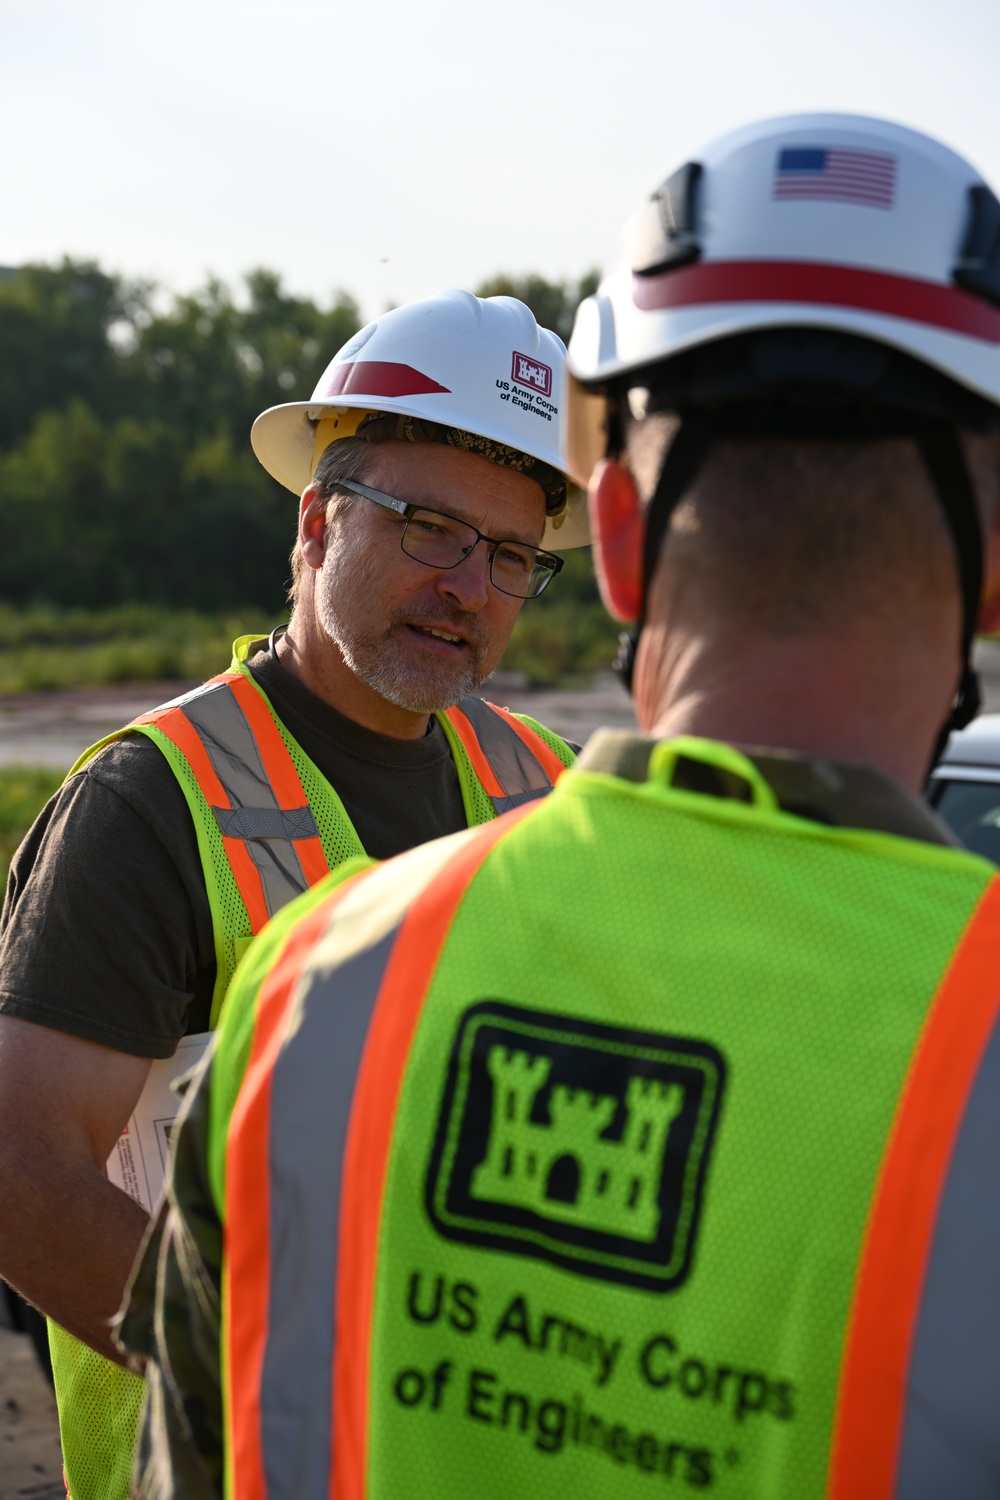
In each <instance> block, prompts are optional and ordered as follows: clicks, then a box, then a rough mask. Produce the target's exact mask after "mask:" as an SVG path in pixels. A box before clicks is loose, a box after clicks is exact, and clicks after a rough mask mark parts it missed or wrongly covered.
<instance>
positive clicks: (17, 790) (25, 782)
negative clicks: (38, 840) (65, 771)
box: [0, 766, 62, 888]
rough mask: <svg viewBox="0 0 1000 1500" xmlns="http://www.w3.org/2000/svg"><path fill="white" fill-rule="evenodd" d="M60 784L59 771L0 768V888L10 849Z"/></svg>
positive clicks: (17, 842)
mask: <svg viewBox="0 0 1000 1500" xmlns="http://www.w3.org/2000/svg"><path fill="white" fill-rule="evenodd" d="M61 781H62V774H61V772H59V771H49V770H41V769H37V768H34V767H28V766H11V767H8V768H5V769H3V768H0V888H2V887H3V886H5V885H6V883H7V871H8V869H9V867H10V862H11V858H12V857H13V854H14V850H15V849H16V848H17V846H18V844H19V843H20V842H21V840H22V839H23V838H24V835H25V834H26V833H27V831H28V829H29V828H30V827H31V825H32V823H33V822H34V821H35V818H36V817H37V816H38V814H39V812H40V811H41V809H42V806H43V805H44V803H46V802H47V801H48V799H49V798H50V797H51V796H52V793H53V792H54V791H55V789H56V787H57V786H58V785H59V783H60V782H61Z"/></svg>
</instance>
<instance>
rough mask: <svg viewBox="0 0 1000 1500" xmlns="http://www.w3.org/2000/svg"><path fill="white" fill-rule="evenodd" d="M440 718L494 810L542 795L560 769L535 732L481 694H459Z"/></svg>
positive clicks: (554, 757) (558, 760)
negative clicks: (460, 747)
mask: <svg viewBox="0 0 1000 1500" xmlns="http://www.w3.org/2000/svg"><path fill="white" fill-rule="evenodd" d="M445 717H446V718H447V720H448V722H449V723H450V724H451V726H452V728H453V729H454V730H455V733H456V734H457V735H458V737H459V739H460V740H461V741H462V744H463V746H464V747H465V752H466V754H467V755H468V757H469V759H470V761H471V762H472V769H473V770H474V771H475V773H476V775H477V776H478V777H479V780H480V781H481V782H482V785H483V788H484V790H485V791H486V794H487V796H488V797H489V798H490V800H491V802H492V803H493V806H494V807H495V808H496V810H497V812H498V813H505V812H509V811H510V810H511V809H512V808H515V807H521V806H522V805H523V804H524V803H526V802H534V801H536V800H537V798H539V797H544V796H545V795H546V794H547V793H548V792H550V791H551V790H552V787H553V786H554V785H555V783H556V782H557V781H558V780H559V777H560V776H561V775H562V773H563V771H565V769H566V767H565V766H564V765H563V763H562V761H561V760H560V759H559V757H558V755H556V754H555V753H554V751H552V750H550V749H549V747H548V745H547V744H546V743H545V741H544V740H543V739H542V737H541V735H538V734H536V733H535V732H534V730H533V729H529V728H528V726H527V724H522V723H521V722H520V720H519V719H515V718H514V716H513V714H511V713H509V712H508V711H507V710H506V709H503V708H497V707H496V706H495V705H494V704H492V703H486V702H484V701H483V699H481V698H476V697H469V698H463V700H462V702H461V703H459V704H457V705H456V706H455V707H454V708H449V709H448V711H447V713H446V715H445Z"/></svg>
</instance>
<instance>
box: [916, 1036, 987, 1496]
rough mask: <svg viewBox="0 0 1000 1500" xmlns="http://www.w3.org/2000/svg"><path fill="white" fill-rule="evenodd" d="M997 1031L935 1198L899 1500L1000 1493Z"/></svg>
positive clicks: (978, 1074) (977, 1076)
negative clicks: (936, 1206) (938, 1199)
mask: <svg viewBox="0 0 1000 1500" xmlns="http://www.w3.org/2000/svg"><path fill="white" fill-rule="evenodd" d="M998 1140H1000V1027H998V1028H996V1029H995V1030H994V1032H993V1035H992V1037H991V1038H990V1041H989V1045H988V1046H987V1048H986V1051H985V1053H984V1054H983V1060H982V1062H981V1063H980V1066H979V1071H978V1073H977V1074H976V1079H975V1082H974V1083H973V1086H972V1091H971V1093H970V1095H969V1101H968V1104H967V1105H966V1109H965V1115H964V1117H963V1119H962V1124H961V1127H960V1129H959V1132H958V1139H957V1141H956V1142H955V1150H954V1153H953V1155H952V1159H951V1163H950V1165H949V1169H948V1175H947V1178H946V1179H945V1184H944V1190H943V1192H942V1194H941V1205H940V1208H939V1209H938V1216H937V1222H936V1224H935V1226H934V1238H933V1241H932V1244H931V1253H930V1260H929V1262H928V1267H927V1276H926V1280H925V1282H924V1287H923V1293H922V1296H921V1299H920V1305H919V1308H918V1310H917V1319H916V1326H915V1329H914V1339H913V1346H912V1354H911V1356H910V1368H909V1372H908V1381H907V1399H906V1411H905V1417H904V1421H903V1440H902V1444H901V1447H900V1459H899V1468H898V1469H897V1475H896V1488H895V1494H896V1495H897V1496H898V1497H899V1500H950V1497H951V1496H955V1497H956V1500H959V1497H961V1500H995V1497H996V1495H997V1494H998V1493H1000V1192H998V1191H997V1173H998V1169H997V1142H998Z"/></svg>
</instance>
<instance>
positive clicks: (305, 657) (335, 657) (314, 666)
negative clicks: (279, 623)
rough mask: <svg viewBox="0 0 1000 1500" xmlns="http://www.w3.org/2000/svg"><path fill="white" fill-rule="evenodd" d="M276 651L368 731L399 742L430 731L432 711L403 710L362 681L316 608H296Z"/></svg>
mask: <svg viewBox="0 0 1000 1500" xmlns="http://www.w3.org/2000/svg"><path fill="white" fill-rule="evenodd" d="M276 653H277V657H278V660H279V661H280V662H281V665H282V666H283V667H284V669H285V671H286V672H288V673H289V674H290V675H291V676H292V677H294V678H296V679H297V680H298V681H299V682H301V683H302V685H303V687H306V688H308V689H309V691H310V692H311V693H314V694H315V695H316V697H317V698H320V699H322V701H323V702H324V703H327V704H329V706H330V707H331V708H335V709H336V710H337V712H338V713H340V714H343V715H344V717H345V718H347V719H351V720H353V722H354V723H355V724H360V725H361V726H362V727H363V728H364V729H371V730H373V731H374V732H375V733H376V734H384V735H386V736H388V737H389V738H390V739H394V740H419V739H423V737H424V735H425V734H426V733H427V730H428V728H429V726H430V717H431V716H430V714H426V713H413V712H412V711H411V710H410V709H408V708H400V707H399V706H398V705H397V704H395V703H390V702H389V701H388V699H386V698H383V697H382V695H381V694H380V693H377V692H375V690H374V688H371V687H369V686H368V684H367V683H366V682H364V681H362V679H361V678H360V677H358V676H357V674H356V673H355V672H353V671H352V670H351V668H350V667H349V666H348V665H347V663H346V661H345V660H344V658H343V655H342V653H341V651H340V648H339V646H337V645H336V643H335V642H334V641H332V640H331V639H330V637H329V636H328V635H327V633H326V631H325V630H323V628H322V626H321V625H320V623H319V621H318V619H316V617H315V614H314V612H313V611H311V610H309V609H305V608H302V607H301V606H300V605H297V606H296V608H295V610H294V612H293V614H292V618H291V620H290V622H289V625H288V629H287V630H286V631H285V633H284V635H282V636H281V637H280V638H279V640H278V642H277V645H276Z"/></svg>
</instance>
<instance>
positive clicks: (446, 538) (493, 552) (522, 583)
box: [335, 479, 563, 599]
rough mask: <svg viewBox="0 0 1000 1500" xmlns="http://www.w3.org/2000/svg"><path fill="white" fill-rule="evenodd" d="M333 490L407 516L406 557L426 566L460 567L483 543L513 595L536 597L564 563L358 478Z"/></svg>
mask: <svg viewBox="0 0 1000 1500" xmlns="http://www.w3.org/2000/svg"><path fill="white" fill-rule="evenodd" d="M335 488H336V489H338V490H349V491H350V492H351V493H352V494H354V495H361V496H363V497H364V499H365V500H374V502H375V504H376V505H384V506H385V508H386V510H392V511H395V513H396V515H397V516H404V517H405V518H406V525H405V526H404V527H403V535H402V536H401V537H400V539H399V545H400V546H401V547H402V549H403V551H404V552H405V553H406V555H407V557H412V558H413V560H414V561H415V562H420V563H425V564H426V566H427V567H428V568H457V567H458V565H459V563H460V562H463V561H464V559H465V558H467V557H468V556H469V553H470V552H471V551H472V549H473V547H475V546H476V545H477V544H478V543H479V542H485V543H486V544H487V546H488V547H489V548H490V582H491V583H492V584H493V587H494V588H497V589H499V590H500V592H501V593H502V594H512V595H513V596H514V598H515V599H537V598H538V595H539V594H541V593H542V592H543V591H544V590H545V589H546V588H547V587H548V585H549V584H550V583H551V582H552V579H553V578H554V577H555V576H556V574H557V573H558V572H559V570H560V568H561V567H562V565H563V560H562V558H561V557H556V556H555V554H554V553H552V552H540V551H539V549H538V548H537V547H528V546H526V545H525V543H524V542H514V541H503V540H502V541H497V539H496V537H492V536H486V535H484V533H483V532H481V531H477V530H476V528H475V526H470V525H469V524H468V522H467V521H459V520H457V519H456V517H455V516H449V515H445V514H444V512H443V511H440V510H427V509H426V507H424V506H423V505H408V504H407V502H406V501H405V500H397V499H396V498H395V496H394V495H386V494H385V493H383V491H382V490H373V489H370V488H369V486H368V485H367V484H358V483H357V481H356V480H352V479H338V480H337V481H336V484H335Z"/></svg>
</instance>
